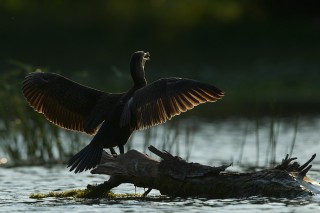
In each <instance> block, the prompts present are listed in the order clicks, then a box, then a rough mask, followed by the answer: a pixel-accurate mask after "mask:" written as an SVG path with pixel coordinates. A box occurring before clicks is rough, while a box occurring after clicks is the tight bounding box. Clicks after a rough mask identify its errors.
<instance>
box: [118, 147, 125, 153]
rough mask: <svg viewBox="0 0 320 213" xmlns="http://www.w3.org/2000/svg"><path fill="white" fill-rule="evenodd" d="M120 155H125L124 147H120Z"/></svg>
mask: <svg viewBox="0 0 320 213" xmlns="http://www.w3.org/2000/svg"><path fill="white" fill-rule="evenodd" d="M119 151H120V154H124V146H119Z"/></svg>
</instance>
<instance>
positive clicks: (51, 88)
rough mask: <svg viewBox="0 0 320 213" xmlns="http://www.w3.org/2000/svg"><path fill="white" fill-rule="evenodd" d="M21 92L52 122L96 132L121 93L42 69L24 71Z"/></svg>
mask: <svg viewBox="0 0 320 213" xmlns="http://www.w3.org/2000/svg"><path fill="white" fill-rule="evenodd" d="M22 92H23V95H24V96H25V98H26V100H27V102H28V103H29V104H30V106H31V107H33V109H34V110H35V111H37V112H39V113H41V114H43V115H44V116H45V117H46V118H47V119H48V120H49V121H51V122H52V123H54V124H56V125H58V126H60V127H63V128H66V129H70V130H75V131H81V132H86V133H88V134H94V133H95V132H96V130H97V127H98V125H99V124H100V123H101V122H102V121H103V120H104V119H105V117H106V115H107V114H108V113H111V111H112V109H113V108H114V107H115V105H116V103H117V101H119V99H120V98H121V97H122V95H123V94H111V93H105V92H102V91H99V90H96V89H92V88H90V87H86V86H83V85H81V84H78V83H76V82H74V81H72V80H69V79H67V78H65V77H63V76H61V75H58V74H54V73H43V72H33V73H30V74H29V75H27V76H26V78H25V79H24V81H23V82H22Z"/></svg>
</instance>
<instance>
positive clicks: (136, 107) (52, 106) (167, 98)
mask: <svg viewBox="0 0 320 213" xmlns="http://www.w3.org/2000/svg"><path fill="white" fill-rule="evenodd" d="M149 59H150V54H149V53H148V52H143V51H137V52H135V53H133V55H132V57H131V61H130V71H131V76H132V79H133V86H132V87H131V89H130V90H129V91H128V92H125V93H106V92H102V91H99V90H96V89H92V88H89V87H86V86H83V85H81V84H78V83H76V82H74V81H71V80H69V79H67V78H65V77H63V76H61V75H58V74H54V73H43V72H33V73H30V74H29V75H28V76H26V78H25V79H24V81H23V83H22V91H23V94H24V96H25V98H26V99H27V101H28V103H29V104H30V105H31V106H32V107H33V109H34V110H35V111H37V112H39V113H42V114H43V115H44V116H45V117H46V118H47V119H48V120H49V121H51V122H52V123H54V124H56V125H58V126H60V127H63V128H66V129H69V130H75V131H80V132H85V133H88V134H92V135H95V136H94V137H93V139H92V141H91V142H90V143H89V144H88V145H87V146H86V147H84V148H83V149H82V150H81V151H80V152H78V153H77V154H76V155H74V156H73V157H72V158H71V159H70V160H69V162H68V167H71V168H70V171H72V170H75V171H74V172H75V173H77V172H82V171H84V170H88V169H91V168H94V167H95V166H96V165H97V164H99V163H100V158H101V155H102V150H103V148H110V150H111V152H112V153H113V154H114V153H115V151H114V150H113V147H115V146H118V147H119V150H120V153H124V144H126V143H127V140H128V138H129V137H130V135H131V133H132V132H133V131H135V130H141V129H145V128H149V127H152V126H155V125H158V124H161V123H164V122H166V121H167V120H170V119H171V118H172V117H173V116H176V115H179V114H180V113H181V112H185V111H187V110H190V109H192V108H193V107H194V106H197V105H199V104H202V103H205V102H215V101H217V100H218V99H220V98H221V97H222V96H223V95H224V93H223V92H222V91H221V90H220V89H218V88H216V87H214V86H212V85H209V84H205V83H201V82H199V81H194V80H190V79H183V78H162V79H159V80H157V81H155V82H153V83H151V84H147V81H146V79H145V72H144V66H145V63H146V61H147V60H149ZM101 124H102V125H101ZM100 126H101V127H100ZM99 127H100V128H99Z"/></svg>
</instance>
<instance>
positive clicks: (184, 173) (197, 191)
mask: <svg viewBox="0 0 320 213" xmlns="http://www.w3.org/2000/svg"><path fill="white" fill-rule="evenodd" d="M149 150H150V151H151V152H153V153H154V154H156V155H157V156H159V157H161V158H162V160H161V161H157V160H155V159H153V158H150V157H149V156H147V155H145V154H142V153H140V152H138V151H136V150H130V151H128V152H127V153H126V154H122V155H119V156H117V157H116V158H114V157H113V156H112V155H109V154H108V153H106V152H105V153H104V154H103V156H102V158H101V163H100V165H98V167H97V168H95V169H93V170H92V171H91V173H92V174H106V175H110V178H109V180H108V181H106V182H104V183H103V184H100V185H97V186H90V185H88V188H90V189H91V190H92V193H95V194H99V193H100V194H102V193H104V192H106V191H109V190H111V189H112V188H114V187H117V186H119V185H120V184H122V183H132V184H134V185H135V186H137V187H143V188H149V190H148V191H146V193H145V194H147V193H149V192H150V191H151V189H157V190H159V191H160V193H161V194H162V195H167V196H172V197H189V196H194V197H204V198H220V199H222V198H244V197H250V196H265V197H286V198H292V197H300V196H310V195H314V194H318V193H320V184H319V183H317V182H315V181H312V180H311V179H309V178H308V177H306V174H307V172H308V171H309V170H310V168H311V165H309V164H310V163H311V161H312V160H313V159H314V158H315V154H314V155H313V156H312V157H311V159H310V160H309V161H308V162H306V163H305V164H303V165H301V166H300V165H299V164H298V163H297V162H293V161H294V160H296V158H289V157H288V155H287V156H286V158H285V159H283V160H282V163H281V164H280V165H278V166H276V167H275V168H272V169H265V170H262V171H258V172H252V173H231V172H225V169H226V168H228V167H229V166H230V165H231V164H230V165H223V166H219V167H212V166H206V165H201V164H198V163H188V162H187V161H185V160H183V159H182V158H180V157H177V156H172V155H171V154H170V153H168V152H166V151H159V150H158V149H156V148H154V147H153V146H150V147H149Z"/></svg>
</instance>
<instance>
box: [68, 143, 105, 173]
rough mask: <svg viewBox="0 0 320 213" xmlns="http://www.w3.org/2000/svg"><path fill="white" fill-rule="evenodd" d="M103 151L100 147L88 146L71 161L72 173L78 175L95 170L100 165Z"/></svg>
mask: <svg viewBox="0 0 320 213" xmlns="http://www.w3.org/2000/svg"><path fill="white" fill-rule="evenodd" d="M102 150H103V148H102V147H100V146H93V145H91V144H88V145H87V146H86V147H84V148H83V149H82V150H81V151H80V152H78V153H77V154H75V155H74V156H73V157H72V158H71V159H70V160H69V162H68V167H71V168H70V172H71V171H73V170H75V171H74V173H78V172H83V171H86V170H88V169H92V168H94V167H95V166H96V165H98V164H99V163H100V159H101V155H102Z"/></svg>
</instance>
